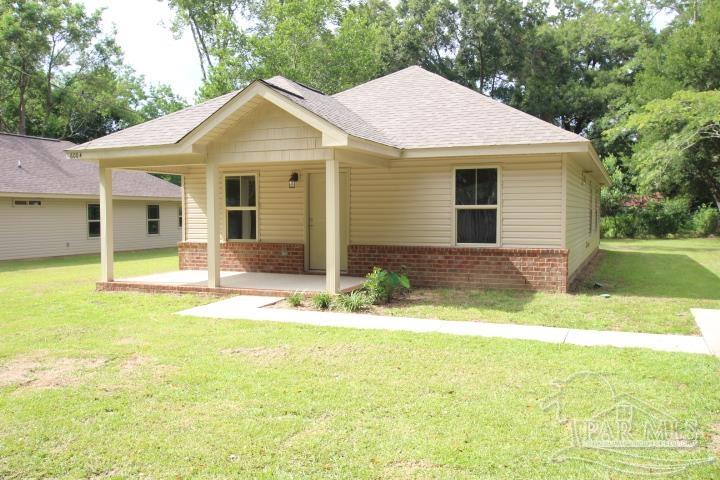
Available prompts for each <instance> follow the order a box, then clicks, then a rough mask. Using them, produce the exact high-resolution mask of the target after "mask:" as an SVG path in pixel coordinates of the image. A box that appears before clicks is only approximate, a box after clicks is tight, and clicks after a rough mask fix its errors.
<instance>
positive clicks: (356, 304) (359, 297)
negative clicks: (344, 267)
mask: <svg viewBox="0 0 720 480" xmlns="http://www.w3.org/2000/svg"><path fill="white" fill-rule="evenodd" d="M372 303H373V302H372V298H370V295H369V294H368V293H367V292H364V291H362V290H353V291H352V292H350V293H344V294H341V295H338V296H336V297H335V299H334V301H333V308H335V309H337V310H343V311H345V312H359V311H360V310H364V309H366V308H367V307H369V306H370V305H372Z"/></svg>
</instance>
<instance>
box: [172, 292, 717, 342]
mask: <svg viewBox="0 0 720 480" xmlns="http://www.w3.org/2000/svg"><path fill="white" fill-rule="evenodd" d="M279 300H281V298H279V297H254V296H238V297H232V298H229V299H227V300H221V301H219V302H215V303H211V304H209V305H202V306H199V307H195V308H191V309H189V310H184V311H182V312H178V315H189V316H194V317H204V318H226V319H244V320H255V321H267V322H282V323H297V324H304V325H315V326H320V327H346V328H359V329H368V330H394V331H406V332H437V333H446V334H451V335H471V336H479V337H498V338H511V339H519V340H536V341H540V342H548V343H568V344H573V345H585V346H613V347H622V348H648V349H651V350H660V351H665V352H685V353H698V354H705V355H708V354H710V350H709V348H708V345H707V344H706V343H705V340H703V337H699V336H690V335H658V334H653V333H634V332H612V331H599V330H577V329H572V328H557V327H542V326H535V325H515V324H506V323H483V322H454V321H447V320H428V319H422V318H407V317H388V316H382V315H370V314H358V313H339V312H314V311H307V310H291V309H280V308H262V307H263V306H266V305H270V304H272V303H275V302H277V301H279Z"/></svg>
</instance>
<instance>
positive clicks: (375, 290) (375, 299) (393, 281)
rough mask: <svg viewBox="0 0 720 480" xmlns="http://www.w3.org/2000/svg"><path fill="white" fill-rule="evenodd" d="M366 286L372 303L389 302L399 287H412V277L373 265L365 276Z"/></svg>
mask: <svg viewBox="0 0 720 480" xmlns="http://www.w3.org/2000/svg"><path fill="white" fill-rule="evenodd" d="M365 278H366V280H365V283H364V285H363V286H364V288H365V291H366V292H367V293H368V295H369V296H370V299H371V300H372V303H387V302H389V301H390V300H392V298H393V296H394V295H395V293H396V292H397V291H398V290H399V289H406V290H407V289H410V279H409V278H408V276H407V275H405V274H402V273H395V272H389V271H387V270H384V269H382V268H380V267H373V270H372V272H370V273H368V274H367V276H366V277H365Z"/></svg>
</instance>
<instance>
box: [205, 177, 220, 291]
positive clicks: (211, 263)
mask: <svg viewBox="0 0 720 480" xmlns="http://www.w3.org/2000/svg"><path fill="white" fill-rule="evenodd" d="M219 179H220V174H219V172H218V167H217V165H214V164H212V163H208V164H207V167H206V168H205V190H206V193H207V200H206V201H207V203H206V208H207V211H206V214H207V267H208V268H207V270H208V287H210V288H216V287H219V286H220V222H219V220H218V205H217V185H218V181H219Z"/></svg>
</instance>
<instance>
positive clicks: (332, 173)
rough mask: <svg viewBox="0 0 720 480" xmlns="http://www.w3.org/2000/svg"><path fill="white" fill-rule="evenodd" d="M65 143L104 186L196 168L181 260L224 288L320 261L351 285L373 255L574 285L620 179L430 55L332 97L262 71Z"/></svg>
mask: <svg viewBox="0 0 720 480" xmlns="http://www.w3.org/2000/svg"><path fill="white" fill-rule="evenodd" d="M67 153H68V155H69V156H71V157H73V158H82V159H84V160H88V161H93V162H95V163H97V164H99V165H100V167H101V172H104V173H101V178H105V179H106V182H105V183H106V184H107V183H108V182H107V178H108V176H107V175H108V172H109V171H111V170H112V169H113V168H139V169H147V170H152V171H158V170H162V171H167V172H173V173H178V174H181V175H183V181H184V202H185V205H186V211H185V217H186V223H187V230H186V235H185V239H184V241H183V242H182V243H181V244H180V247H179V253H180V266H181V268H189V269H193V268H195V269H197V268H206V267H207V268H208V273H209V279H208V286H209V287H211V288H212V287H218V286H220V285H221V283H220V269H224V270H231V271H261V272H283V273H303V272H313V271H325V272H326V279H327V289H328V290H329V291H338V289H339V284H338V281H339V280H338V279H339V275H340V272H341V271H344V272H348V273H349V274H351V275H363V274H365V273H367V272H368V271H369V270H370V269H371V268H372V267H373V266H374V265H378V266H383V267H386V268H390V269H393V270H400V269H406V270H407V271H408V273H409V275H410V278H411V280H412V281H413V283H414V284H415V285H428V286H462V287H509V288H528V289H538V290H548V291H566V290H567V288H568V285H569V283H570V281H571V280H572V279H573V278H574V276H575V275H576V274H577V273H578V272H579V271H580V269H581V267H582V266H583V265H584V264H585V263H586V262H587V261H588V260H589V259H590V258H591V256H592V255H593V253H594V252H596V250H597V248H598V243H599V228H598V227H599V198H600V187H601V186H602V185H608V184H609V178H608V175H607V173H606V171H605V170H604V168H603V166H602V164H601V162H600V161H599V159H598V157H597V154H596V153H595V151H594V149H593V147H592V145H591V143H590V142H589V141H588V140H587V139H585V138H583V137H580V136H578V135H576V134H574V133H571V132H568V131H565V130H562V129H560V128H558V127H555V126H553V125H551V124H549V123H546V122H544V121H542V120H539V119H538V118H535V117H533V116H530V115H527V114H525V113H523V112H520V111H518V110H515V109H513V108H511V107H508V106H506V105H503V104H502V103H499V102H497V101H494V100H492V99H490V98H487V97H485V96H483V95H481V94H479V93H477V92H474V91H472V90H470V89H467V88H465V87H462V86H460V85H458V84H455V83H453V82H450V81H448V80H446V79H444V78H442V77H440V76H437V75H435V74H432V73H430V72H427V71H425V70H423V69H422V68H419V67H410V68H407V69H404V70H400V71H398V72H396V73H393V74H390V75H387V76H385V77H382V78H379V79H377V80H373V81H370V82H368V83H365V84H362V85H360V86H357V87H355V88H351V89H349V90H346V91H344V92H340V93H338V94H336V95H332V96H329V95H324V94H322V93H321V92H318V91H317V90H314V89H312V88H309V87H307V86H304V85H301V84H299V83H296V82H293V81H291V80H288V79H286V78H283V77H273V78H271V79H268V80H257V81H255V82H253V83H251V84H250V85H248V86H247V87H246V88H244V89H243V90H241V91H237V92H232V93H229V94H226V95H223V96H221V97H218V98H215V99H213V100H210V101H207V102H205V103H202V104H199V105H196V106H194V107H190V108H187V109H185V110H181V111H179V112H176V113H173V114H170V115H167V116H165V117H162V118H159V119H156V120H152V121H150V122H147V123H144V124H141V125H137V126H134V127H131V128H128V129H126V130H123V131H120V132H117V133H114V134H111V135H108V136H107V137H103V138H100V139H97V140H93V141H91V142H88V143H85V144H83V145H79V146H76V147H73V148H69V149H68V150H67ZM110 233H111V232H108V236H109V237H111V235H110ZM110 240H111V238H109V239H108V241H110ZM208 259H209V262H208ZM103 278H104V279H105V280H107V281H110V280H112V255H111V254H108V255H107V256H106V263H105V264H104V267H103Z"/></svg>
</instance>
